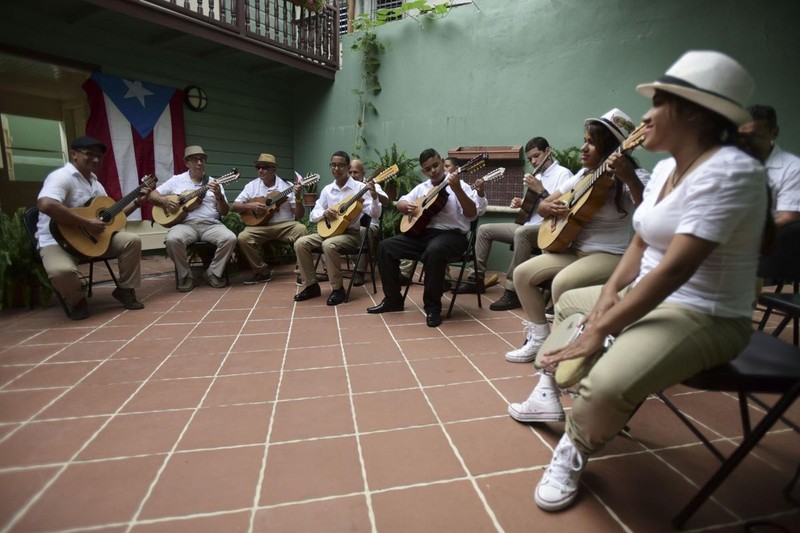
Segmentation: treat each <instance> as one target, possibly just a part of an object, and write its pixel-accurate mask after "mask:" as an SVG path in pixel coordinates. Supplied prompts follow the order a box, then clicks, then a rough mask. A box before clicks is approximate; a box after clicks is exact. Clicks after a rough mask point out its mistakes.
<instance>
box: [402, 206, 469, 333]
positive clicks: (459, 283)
mask: <svg viewBox="0 0 800 533" xmlns="http://www.w3.org/2000/svg"><path fill="white" fill-rule="evenodd" d="M477 235H478V219H477V218H476V219H475V220H473V221H472V222H471V223H470V226H469V232H468V233H467V248H466V249H465V250H464V253H463V254H461V255H458V256H455V257H451V258H449V259H448V260H447V264H448V265H458V266H459V271H458V278H457V279H456V285H455V287H453V291H452V292H453V296H452V297H451V298H450V307H448V309H447V318H450V317H451V316H453V307H455V305H456V296H458V292H459V288H461V287H464V286H467V285H470V284H474V285H477V286H476V287H475V294H476V296H477V297H478V307H480V308H483V303H482V302H481V292H483V291H484V287H483V279H481V278H478V277H477V276H476V277H475V280H474V281H471V280H468V279H465V278H464V272H465V271H466V269H467V265H468V264H469V263H470V262H471V263H472V270H473V272H477V270H478V263H477V258H476V256H475V240H476V238H477ZM410 259H413V261H414V263H413V264H412V265H411V274H412V276H413V274H414V272H416V270H417V264H418V263H419V259H420V258H419V257H414V258H410ZM424 275H425V270H424V269H423V271H422V272H420V275H419V281H420V282H421V281H422V279H423V276H424ZM411 285H412V284H411V283H409V284H408V285H406V288H405V289H404V290H403V301H405V299H406V296H408V291H409V289H410V288H411Z"/></svg>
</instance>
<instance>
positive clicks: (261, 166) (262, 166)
mask: <svg viewBox="0 0 800 533" xmlns="http://www.w3.org/2000/svg"><path fill="white" fill-rule="evenodd" d="M271 168H275V167H271V166H269V165H256V170H269V169H271Z"/></svg>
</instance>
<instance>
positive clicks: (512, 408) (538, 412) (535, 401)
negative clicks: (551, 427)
mask: <svg viewBox="0 0 800 533" xmlns="http://www.w3.org/2000/svg"><path fill="white" fill-rule="evenodd" d="M560 395H561V391H560V390H559V388H558V386H557V385H556V383H555V379H554V378H553V376H550V375H548V374H539V383H537V384H536V387H534V389H533V392H531V395H530V396H529V397H528V399H527V400H525V401H524V402H522V403H512V404H509V406H508V414H509V415H511V418H513V419H514V420H517V421H519V422H563V421H564V420H565V419H566V417H565V416H564V408H563V407H562V406H561V400H559V396H560Z"/></svg>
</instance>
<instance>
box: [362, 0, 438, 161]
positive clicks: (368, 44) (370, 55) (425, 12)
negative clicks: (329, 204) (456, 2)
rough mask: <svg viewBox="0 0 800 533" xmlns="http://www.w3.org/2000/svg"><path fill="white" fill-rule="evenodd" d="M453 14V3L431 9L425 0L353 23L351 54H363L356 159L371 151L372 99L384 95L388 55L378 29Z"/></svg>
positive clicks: (368, 16)
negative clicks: (380, 72) (383, 59)
mask: <svg viewBox="0 0 800 533" xmlns="http://www.w3.org/2000/svg"><path fill="white" fill-rule="evenodd" d="M449 12H450V3H449V2H442V3H439V4H435V5H429V4H428V2H427V1H426V0H414V1H413V2H405V3H403V4H402V5H401V6H400V7H397V8H393V9H378V10H377V11H376V12H375V18H374V19H373V18H372V17H371V16H370V15H369V13H362V14H361V15H359V16H358V17H356V18H355V20H354V21H353V30H354V31H355V32H357V33H359V35H358V37H357V38H356V40H355V41H354V42H353V44H352V45H351V46H350V49H351V50H354V51H356V52H361V67H362V68H361V83H360V86H359V88H358V89H353V94H355V95H356V96H357V97H358V116H357V117H356V135H355V140H354V142H353V155H354V156H355V157H360V155H359V153H360V150H361V149H362V148H367V147H369V143H368V141H367V134H366V127H367V124H368V122H369V121H368V115H369V116H370V117H375V116H377V115H378V110H377V108H376V107H375V104H374V103H373V102H372V98H371V97H373V96H377V95H378V94H380V92H381V82H380V78H379V77H378V69H380V67H381V56H382V55H383V54H384V53H385V52H386V45H384V44H383V43H382V42H381V41H380V39H378V35H377V34H376V33H375V28H377V27H378V26H383V25H384V24H386V23H387V22H391V21H393V20H398V19H401V18H403V17H404V16H407V17H409V18H412V19H414V20H416V21H417V23H418V24H420V25H421V24H422V20H421V19H422V17H428V18H444V17H445V16H447V14H448V13H449Z"/></svg>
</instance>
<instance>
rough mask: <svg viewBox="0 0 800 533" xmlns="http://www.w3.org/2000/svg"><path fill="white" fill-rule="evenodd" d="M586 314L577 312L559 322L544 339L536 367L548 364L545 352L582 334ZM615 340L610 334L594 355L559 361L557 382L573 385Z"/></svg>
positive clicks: (560, 385)
mask: <svg viewBox="0 0 800 533" xmlns="http://www.w3.org/2000/svg"><path fill="white" fill-rule="evenodd" d="M585 316H586V315H584V314H583V313H575V314H574V315H570V316H568V317H567V318H566V319H564V320H562V321H561V322H559V324H558V326H556V327H555V328H554V329H553V331H551V332H550V336H549V337H547V340H545V341H544V344H542V347H541V348H539V352H538V353H537V354H536V360H535V361H534V363H533V364H534V366H536V368H540V369H541V368H545V367H546V366H547V365H544V364H542V362H541V359H542V358H543V357H544V354H546V353H550V352H552V351H555V350H559V349H561V348H563V347H565V346H567V345H568V344H570V343H572V342H573V341H574V340H575V339H577V338H578V337H580V336H581V334H582V333H583V325H582V324H581V321H582V320H583V319H584V317H585ZM613 342H614V337H612V336H611V335H609V336H607V337H606V339H605V342H604V343H603V347H602V348H601V349H599V350H597V352H595V353H593V354H592V355H590V356H588V357H579V358H577V359H567V360H566V361H561V362H560V363H558V365H557V366H556V383H557V384H558V386H559V387H563V388H566V387H571V386H573V385H575V384H576V383H577V382H579V381H580V380H582V379H583V378H584V377H586V374H588V373H589V370H591V368H592V366H594V364H595V362H597V359H599V358H600V356H601V355H603V354H604V353H605V351H606V350H608V349H609V348H610V347H611V344H612V343H613Z"/></svg>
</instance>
